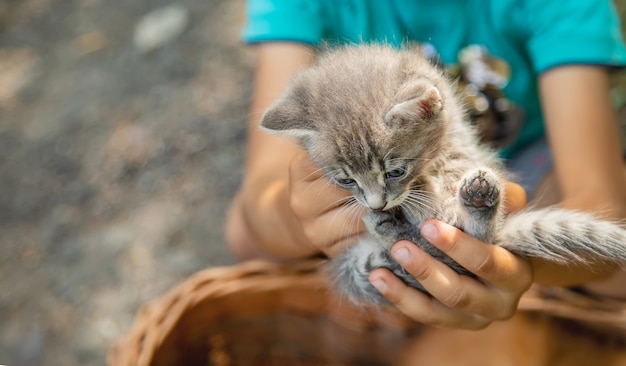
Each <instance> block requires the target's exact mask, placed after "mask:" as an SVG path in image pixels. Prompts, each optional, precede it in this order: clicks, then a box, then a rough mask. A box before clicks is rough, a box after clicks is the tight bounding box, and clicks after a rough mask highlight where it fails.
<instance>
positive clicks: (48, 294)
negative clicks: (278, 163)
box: [0, 0, 253, 366]
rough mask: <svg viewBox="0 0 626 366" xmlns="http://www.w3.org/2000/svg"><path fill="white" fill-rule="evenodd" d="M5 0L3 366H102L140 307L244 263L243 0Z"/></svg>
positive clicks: (0, 241)
mask: <svg viewBox="0 0 626 366" xmlns="http://www.w3.org/2000/svg"><path fill="white" fill-rule="evenodd" d="M171 3H172V1H171V0H170V1H162V0H126V1H123V0H115V1H111V0H109V1H105V0H80V1H79V0H9V1H7V0H0V289H1V291H0V364H2V365H11V366H18V365H67V366H69V365H103V364H104V363H105V352H106V350H107V348H108V347H109V345H110V344H111V342H112V341H113V340H115V339H116V338H117V337H119V336H120V335H121V334H123V333H124V332H126V331H127V330H128V329H129V328H130V326H131V324H132V320H133V317H134V315H135V312H136V311H137V309H138V307H139V306H140V305H141V304H142V303H144V302H146V301H148V300H150V299H153V298H155V297H157V296H159V295H161V294H163V293H164V292H165V291H166V290H168V289H169V288H170V287H172V286H173V285H174V284H175V283H177V282H179V281H180V280H182V279H183V278H185V277H187V276H188V275H189V274H191V273H193V272H195V271H197V270H200V269H202V268H205V267H208V266H214V265H225V264H231V263H233V259H232V258H231V257H230V255H229V253H228V251H227V250H226V248H225V246H224V244H223V243H224V241H223V239H222V225H223V222H224V213H225V211H226V209H227V203H228V200H229V199H230V197H231V196H232V194H233V193H234V191H235V189H236V187H237V185H238V183H239V181H240V178H241V174H242V169H241V167H242V161H243V152H244V148H243V146H244V145H243V144H244V141H245V126H246V115H247V110H248V100H249V96H250V89H251V83H250V80H251V65H252V62H253V60H252V53H251V51H250V50H249V49H246V48H245V47H244V46H243V45H242V44H241V42H240V40H239V32H240V29H241V26H242V22H243V13H244V7H243V6H244V3H243V1H241V0H235V1H233V0H223V1H220V0H178V1H174V2H173V3H175V4H177V5H180V6H182V8H184V9H186V10H187V12H188V14H189V19H188V25H187V27H186V29H185V32H184V33H182V34H181V35H180V36H179V37H177V38H176V39H174V40H173V41H171V42H169V43H166V44H165V45H163V46H162V47H161V48H159V49H156V50H153V51H152V52H148V53H145V54H141V53H140V52H139V51H138V50H137V48H136V47H135V46H134V45H133V30H134V28H135V26H136V24H137V23H138V22H139V20H140V19H141V17H142V16H144V15H145V14H147V13H148V12H150V11H151V10H154V9H156V8H159V7H161V6H164V5H168V4H171Z"/></svg>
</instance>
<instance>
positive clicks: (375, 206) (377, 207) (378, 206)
mask: <svg viewBox="0 0 626 366" xmlns="http://www.w3.org/2000/svg"><path fill="white" fill-rule="evenodd" d="M367 205H368V206H369V208H370V210H372V211H382V210H383V209H384V208H385V206H387V201H385V200H384V199H378V200H368V201H367Z"/></svg>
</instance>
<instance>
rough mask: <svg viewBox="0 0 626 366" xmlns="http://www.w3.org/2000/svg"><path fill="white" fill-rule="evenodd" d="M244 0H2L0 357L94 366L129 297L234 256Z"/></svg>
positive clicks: (244, 69) (247, 85) (136, 301)
mask: <svg viewBox="0 0 626 366" xmlns="http://www.w3.org/2000/svg"><path fill="white" fill-rule="evenodd" d="M617 4H618V7H619V8H620V9H625V8H626V6H625V5H626V0H624V1H618V2H617ZM244 6H245V4H244V0H168V1H164V0H0V364H2V365H10V366H21V365H65V366H71V365H104V364H105V362H106V358H105V355H106V351H107V349H108V348H109V347H110V345H111V344H112V342H114V341H115V340H116V339H118V338H119V337H120V336H121V335H123V334H124V333H125V332H126V331H128V330H129V329H130V327H131V325H132V322H133V319H134V316H135V313H136V311H137V310H138V308H139V307H140V306H141V305H142V304H144V303H145V302H147V301H149V300H151V299H155V298H157V297H159V296H160V295H162V294H163V293H165V292H166V291H167V290H168V289H170V288H171V287H172V286H174V285H175V284H176V283H178V282H180V281H181V280H183V279H184V278H186V277H188V276H189V275H190V274H192V273H193V272H196V271H198V270H201V269H203V268H206V267H211V266H222V265H230V264H233V263H234V259H233V258H232V257H231V256H230V254H229V253H228V251H227V250H226V247H225V244H224V240H223V236H222V226H223V223H224V216H225V213H226V210H227V207H228V201H229V200H230V198H231V197H232V195H233V194H234V192H235V190H236V188H237V186H238V184H239V182H240V180H241V176H242V173H243V172H242V166H243V156H244V153H245V151H244V150H245V148H244V144H245V138H246V123H247V113H248V104H249V100H250V96H251V89H252V82H251V81H252V68H253V65H254V51H253V49H250V48H247V47H245V46H244V45H243V44H242V43H241V41H240V36H239V34H240V30H241V27H242V25H243V21H244ZM623 18H624V17H623ZM616 81H617V88H616V91H617V93H616V95H617V97H618V98H617V99H618V100H620V99H623V98H621V95H624V94H622V93H621V88H622V85H626V83H624V82H621V81H620V80H619V79H616Z"/></svg>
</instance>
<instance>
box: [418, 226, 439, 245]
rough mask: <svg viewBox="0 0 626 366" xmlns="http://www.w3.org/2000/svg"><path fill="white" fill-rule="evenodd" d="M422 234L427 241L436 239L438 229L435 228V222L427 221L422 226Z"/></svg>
mask: <svg viewBox="0 0 626 366" xmlns="http://www.w3.org/2000/svg"><path fill="white" fill-rule="evenodd" d="M422 236H424V237H425V238H426V239H427V240H428V241H430V240H436V239H437V238H438V237H439V230H437V226H435V224H432V223H429V222H427V223H425V224H424V225H423V226H422Z"/></svg>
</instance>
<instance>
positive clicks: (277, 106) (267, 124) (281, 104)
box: [261, 98, 317, 141]
mask: <svg viewBox="0 0 626 366" xmlns="http://www.w3.org/2000/svg"><path fill="white" fill-rule="evenodd" d="M261 128H262V129H264V130H265V131H267V132H269V133H272V134H275V135H280V136H286V137H295V138H297V139H299V140H301V141H302V140H308V139H310V138H312V137H313V136H314V135H316V134H317V129H316V128H315V126H313V124H312V123H310V122H309V121H308V119H307V118H305V116H304V114H303V113H302V111H301V108H299V107H298V106H296V105H294V103H292V102H291V101H290V100H289V98H283V99H280V100H279V101H277V102H276V103H274V104H273V105H271V106H270V107H269V108H268V109H267V110H266V111H265V113H264V114H263V118H262V119H261Z"/></svg>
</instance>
